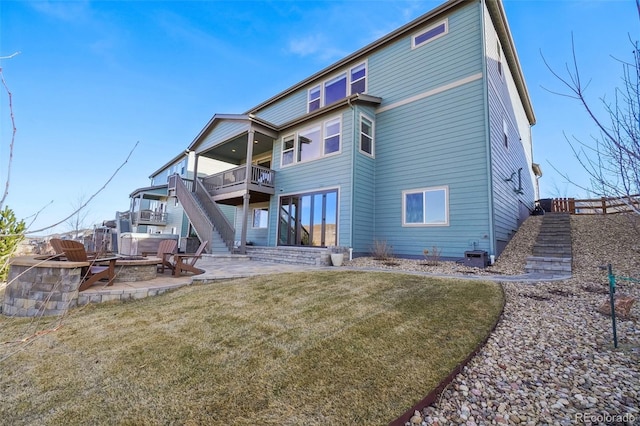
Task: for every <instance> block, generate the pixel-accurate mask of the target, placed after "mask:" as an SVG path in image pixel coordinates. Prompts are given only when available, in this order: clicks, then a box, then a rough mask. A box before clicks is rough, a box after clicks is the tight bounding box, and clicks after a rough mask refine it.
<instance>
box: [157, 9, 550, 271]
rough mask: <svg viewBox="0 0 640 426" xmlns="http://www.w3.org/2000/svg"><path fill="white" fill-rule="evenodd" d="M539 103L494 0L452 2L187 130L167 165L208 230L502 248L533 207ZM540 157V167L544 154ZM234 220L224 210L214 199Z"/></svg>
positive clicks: (233, 239)
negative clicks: (191, 162) (205, 166)
mask: <svg viewBox="0 0 640 426" xmlns="http://www.w3.org/2000/svg"><path fill="white" fill-rule="evenodd" d="M534 123H535V117H534V114H533V110H532V107H531V104H530V100H529V96H528V93H527V89H526V85H525V82H524V78H523V75H522V71H521V69H520V65H519V61H518V58H517V54H516V51H515V47H514V45H513V41H512V39H511V35H510V33H509V29H508V25H507V22H506V18H505V15H504V10H503V7H502V4H501V2H498V1H485V0H476V1H460V0H453V1H449V2H447V3H445V4H443V5H441V6H440V7H438V8H436V9H434V10H432V11H431V12H429V13H427V14H425V15H423V16H422V17H420V18H418V19H416V20H414V21H413V22H411V23H409V24H407V25H405V26H403V27H402V28H399V29H398V30H396V31H394V32H393V33H391V34H389V35H387V36H385V37H383V38H382V39H380V40H378V41H376V42H374V43H372V44H371V45H369V46H366V47H364V48H362V49H360V50H359V51H357V52H355V53H353V54H352V55H350V56H348V57H346V58H344V59H342V60H341V61H339V62H337V63H335V64H334V65H332V66H330V67H328V68H326V69H324V70H322V71H320V72H318V73H316V74H315V75H313V76H311V77H309V78H307V79H305V80H304V81H302V82H300V83H298V84H296V85H295V86H293V87H291V88H290V89H288V90H286V91H284V92H282V93H280V94H278V95H276V96H274V97H273V98H271V99H269V100H267V101H265V102H264V103H262V104H260V105H258V106H256V107H254V108H252V109H251V110H249V111H247V112H246V113H244V114H227V115H221V114H216V115H214V116H213V118H212V119H211V121H210V122H209V123H207V125H206V126H205V127H204V128H203V130H202V131H201V132H200V134H199V135H198V136H197V137H196V138H195V139H194V141H193V142H192V143H191V145H190V146H189V148H188V151H191V152H194V153H195V158H196V161H195V166H194V167H195V171H194V173H195V174H196V175H199V173H198V165H199V164H200V163H202V162H203V161H204V160H205V159H215V160H218V161H223V162H225V163H227V164H230V165H231V166H230V167H231V168H230V169H229V170H226V171H224V172H222V173H217V174H214V175H209V176H207V177H204V178H202V179H196V181H195V182H194V184H193V186H191V187H187V186H186V185H183V184H182V180H181V179H179V178H178V177H177V175H176V178H174V179H173V180H172V178H171V177H170V178H169V188H168V190H169V192H168V194H169V195H170V196H175V197H177V198H178V200H180V203H181V204H182V205H183V207H184V209H185V212H186V214H187V216H188V217H189V220H190V222H191V224H192V226H193V228H194V229H195V231H196V233H197V234H198V236H199V238H200V239H201V240H204V239H207V240H210V239H212V238H213V237H212V236H211V233H217V234H219V235H221V239H222V240H223V241H225V245H226V246H227V247H228V248H229V250H233V249H234V247H235V249H236V250H239V251H241V252H244V251H245V250H246V248H247V246H265V247H317V248H319V247H323V248H326V247H332V246H340V247H343V248H351V249H352V250H353V252H354V253H355V254H356V255H357V254H367V253H370V252H371V251H372V248H373V246H374V245H375V244H376V243H380V242H385V243H386V244H387V245H389V246H391V247H392V251H393V254H394V255H397V256H405V257H417V256H422V253H423V250H424V249H429V250H432V249H433V247H437V249H438V250H440V251H441V255H442V256H443V257H447V258H460V257H463V256H464V253H465V251H469V250H483V251H486V252H487V253H489V254H495V255H499V253H500V252H501V251H502V249H503V248H504V246H505V245H506V243H507V242H508V241H509V239H510V238H511V236H512V235H513V234H514V233H515V231H516V230H517V228H518V226H519V225H520V223H521V222H522V221H523V220H524V218H525V217H526V216H528V214H529V211H530V210H531V209H533V204H534V200H535V199H536V198H537V194H536V188H537V186H536V176H535V174H534V167H533V153H532V140H531V133H530V127H531V125H533V124H534ZM538 170H539V169H538ZM225 205H226V206H233V207H235V209H236V214H235V215H234V216H235V219H234V220H232V221H227V222H226V223H224V222H225V220H224V219H220V216H221V215H220V211H219V209H220V206H225Z"/></svg>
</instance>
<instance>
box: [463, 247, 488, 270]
mask: <svg viewBox="0 0 640 426" xmlns="http://www.w3.org/2000/svg"><path fill="white" fill-rule="evenodd" d="M464 265H465V266H470V267H472V268H486V267H487V266H488V265H489V256H488V255H487V252H486V251H484V250H470V251H465V252H464Z"/></svg>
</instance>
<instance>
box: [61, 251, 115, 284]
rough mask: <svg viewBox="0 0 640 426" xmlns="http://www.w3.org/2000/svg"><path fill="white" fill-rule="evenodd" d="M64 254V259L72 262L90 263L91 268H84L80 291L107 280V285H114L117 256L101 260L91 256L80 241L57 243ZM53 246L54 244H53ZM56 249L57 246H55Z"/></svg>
mask: <svg viewBox="0 0 640 426" xmlns="http://www.w3.org/2000/svg"><path fill="white" fill-rule="evenodd" d="M56 244H59V248H61V249H62V251H63V252H64V257H65V258H66V260H68V261H70V262H88V263H89V266H86V267H84V268H82V282H81V283H80V287H79V288H78V291H83V290H86V289H88V288H89V287H91V286H92V285H93V284H95V283H97V282H98V281H101V280H107V285H108V286H110V285H113V279H114V278H115V267H116V260H117V259H118V257H117V256H112V257H103V258H99V257H97V256H90V255H88V254H87V251H86V250H85V248H84V245H83V244H82V243H80V242H78V241H72V240H59V242H56ZM52 246H53V244H52ZM54 247H55V246H54ZM98 262H109V265H108V266H101V265H97V263H98Z"/></svg>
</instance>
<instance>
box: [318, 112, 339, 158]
mask: <svg viewBox="0 0 640 426" xmlns="http://www.w3.org/2000/svg"><path fill="white" fill-rule="evenodd" d="M335 121H337V122H338V133H335V134H333V135H328V134H327V133H326V131H327V125H328V124H329V123H333V122H335ZM321 132H322V155H321V156H320V158H322V157H329V156H331V155H336V154H339V153H341V152H342V140H343V138H342V117H340V116H337V117H334V118H330V119H328V120H324V121H323V122H322V129H321ZM334 136H338V137H339V139H340V147H339V148H338V150H337V151H334V152H330V153H327V152H326V148H327V138H329V137H334Z"/></svg>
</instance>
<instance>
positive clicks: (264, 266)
mask: <svg viewBox="0 0 640 426" xmlns="http://www.w3.org/2000/svg"><path fill="white" fill-rule="evenodd" d="M196 266H197V267H199V268H201V269H204V270H205V272H204V273H203V274H200V275H189V276H185V275H183V276H180V277H173V276H172V275H171V271H167V272H165V274H164V275H160V274H158V276H157V277H156V278H155V279H153V280H150V281H138V282H119V283H114V284H113V285H112V286H110V287H107V286H104V285H94V286H93V287H91V288H89V289H87V290H85V291H83V292H81V293H80V294H79V295H78V305H85V304H87V303H101V302H108V301H111V300H132V299H142V298H145V297H149V296H156V295H158V294H162V293H164V292H166V291H168V290H173V289H176V288H179V287H184V286H188V285H191V284H210V283H213V282H215V281H220V280H228V279H234V278H245V277H251V276H256V275H267V274H278V273H283V272H306V271H320V270H327V271H329V270H333V271H336V270H352V271H371V272H399V273H406V274H414V275H426V276H433V277H440V278H458V279H466V280H491V281H497V282H525V283H535V282H541V281H558V280H564V279H568V278H571V276H570V275H567V276H558V275H549V274H539V273H531V274H522V275H448V274H432V273H427V272H415V271H401V270H390V269H384V270H383V269H377V268H353V267H344V266H343V267H340V268H335V267H327V266H308V265H292V264H286V263H271V262H258V261H253V260H249V258H248V257H246V256H239V255H233V256H217V255H204V256H203V257H202V259H200V260H198V263H197V264H196Z"/></svg>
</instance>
